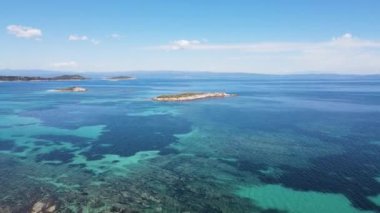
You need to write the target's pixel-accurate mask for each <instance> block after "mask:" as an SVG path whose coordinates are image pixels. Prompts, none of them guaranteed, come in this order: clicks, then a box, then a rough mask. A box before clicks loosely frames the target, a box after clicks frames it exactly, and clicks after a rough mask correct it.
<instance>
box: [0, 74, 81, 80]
mask: <svg viewBox="0 0 380 213" xmlns="http://www.w3.org/2000/svg"><path fill="white" fill-rule="evenodd" d="M86 79H87V78H85V77H83V76H81V75H61V76H56V77H40V76H0V81H81V80H86Z"/></svg>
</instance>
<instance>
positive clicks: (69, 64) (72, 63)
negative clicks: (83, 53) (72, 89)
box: [52, 61, 78, 68]
mask: <svg viewBox="0 0 380 213" xmlns="http://www.w3.org/2000/svg"><path fill="white" fill-rule="evenodd" d="M52 66H53V67H55V68H73V67H77V66H78V63H77V62H76V61H64V62H56V63H53V64H52Z"/></svg>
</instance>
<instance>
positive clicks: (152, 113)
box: [0, 74, 380, 212]
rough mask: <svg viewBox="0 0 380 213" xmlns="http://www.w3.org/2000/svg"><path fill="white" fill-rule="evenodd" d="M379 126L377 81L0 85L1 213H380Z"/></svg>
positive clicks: (201, 79) (214, 79)
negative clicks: (179, 97) (41, 210)
mask: <svg viewBox="0 0 380 213" xmlns="http://www.w3.org/2000/svg"><path fill="white" fill-rule="evenodd" d="M73 85H78V86H82V87H86V88H88V89H89V91H88V92H87V93H80V94H76V93H57V92H52V91H51V90H52V89H56V88H61V87H66V86H73ZM184 91H225V92H229V93H236V94H238V96H236V97H231V98H225V99H213V100H201V101H194V102H183V103H159V102H154V101H152V100H151V98H152V97H154V96H156V95H160V94H168V93H176V92H184ZM379 129H380V78H378V77H376V76H373V77H349V76H328V77H323V78H322V77H318V76H312V77H310V76H293V77H289V76H254V75H252V76H247V75H244V76H239V75H236V76H234V77H231V76H229V77H228V78H227V77H223V76H220V75H211V74H210V75H209V76H204V75H202V76H197V75H194V76H193V77H191V78H189V76H186V78H181V76H173V77H166V78H155V77H154V76H153V77H151V78H141V79H138V80H134V81H118V82H110V81H102V80H88V81H81V82H0V191H1V193H0V212H26V211H28V210H30V209H31V208H32V206H33V205H34V204H35V203H36V202H38V201H41V202H50V203H54V205H55V206H56V208H57V212H123V211H124V212H128V211H140V212H379V211H380V202H379V197H380V155H379V153H380V131H379Z"/></svg>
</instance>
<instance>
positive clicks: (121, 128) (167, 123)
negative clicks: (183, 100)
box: [82, 115, 191, 160]
mask: <svg viewBox="0 0 380 213" xmlns="http://www.w3.org/2000/svg"><path fill="white" fill-rule="evenodd" d="M103 120H104V121H107V122H106V123H105V124H106V126H107V131H106V132H104V133H103V134H102V135H101V136H100V138H99V139H98V140H96V141H94V142H93V143H92V144H93V145H92V146H91V148H90V149H89V150H88V151H86V152H83V153H82V154H84V155H85V156H86V157H87V159H88V160H95V159H98V158H99V157H100V156H102V155H103V154H117V155H120V156H131V155H134V154H135V153H137V152H139V151H148V150H162V149H164V148H165V147H167V146H168V145H169V144H172V143H175V142H177V138H176V137H175V136H174V134H181V133H186V132H189V131H190V130H191V126H190V123H189V122H188V121H186V120H184V119H182V118H178V117H173V116H170V115H154V116H117V117H116V116H115V117H110V116H107V118H104V119H103ZM104 144H109V146H104ZM164 152H165V151H164Z"/></svg>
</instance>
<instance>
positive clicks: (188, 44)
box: [160, 39, 202, 50]
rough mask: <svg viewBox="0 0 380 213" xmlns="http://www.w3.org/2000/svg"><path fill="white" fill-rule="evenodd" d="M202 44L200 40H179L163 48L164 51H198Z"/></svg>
mask: <svg viewBox="0 0 380 213" xmlns="http://www.w3.org/2000/svg"><path fill="white" fill-rule="evenodd" d="M201 44H202V42H200V41H198V40H184V39H182V40H177V41H173V42H171V44H170V45H166V46H161V47H160V48H162V49H167V50H184V49H196V48H197V46H198V47H199V46H201Z"/></svg>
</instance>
